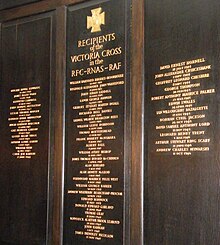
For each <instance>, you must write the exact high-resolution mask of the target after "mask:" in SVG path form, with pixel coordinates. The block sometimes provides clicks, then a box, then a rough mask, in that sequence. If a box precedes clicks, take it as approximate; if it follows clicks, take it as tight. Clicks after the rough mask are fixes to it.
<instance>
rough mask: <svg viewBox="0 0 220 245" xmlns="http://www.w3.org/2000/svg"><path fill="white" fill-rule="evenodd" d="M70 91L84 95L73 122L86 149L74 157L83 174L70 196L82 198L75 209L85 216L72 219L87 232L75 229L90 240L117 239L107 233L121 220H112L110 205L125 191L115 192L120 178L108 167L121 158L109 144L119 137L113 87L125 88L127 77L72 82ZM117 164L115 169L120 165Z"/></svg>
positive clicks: (112, 206)
mask: <svg viewBox="0 0 220 245" xmlns="http://www.w3.org/2000/svg"><path fill="white" fill-rule="evenodd" d="M70 84H71V88H70V91H71V92H73V93H80V101H79V103H78V104H77V105H74V106H73V110H74V111H76V112H77V115H78V116H77V118H74V119H73V123H74V124H75V125H76V127H77V129H78V137H77V138H76V139H75V140H76V142H78V143H83V147H82V149H80V150H79V151H78V154H77V155H76V156H73V157H72V161H73V163H74V164H81V171H80V172H79V175H77V176H73V182H74V185H75V188H74V189H73V190H69V191H68V193H69V194H72V195H79V196H80V200H81V202H80V203H75V204H74V207H75V208H77V209H83V210H84V216H83V217H70V220H72V221H73V222H83V224H84V229H83V230H75V234H76V235H82V236H85V237H86V238H87V239H92V240H101V239H103V238H107V239H113V238H114V234H109V233H107V231H106V225H119V224H120V221H119V220H117V219H108V218H107V217H108V214H109V212H110V213H111V211H112V210H114V205H113V204H109V203H110V202H111V201H110V200H111V197H113V196H114V197H118V198H122V195H123V193H122V191H120V190H116V191H115V190H113V189H114V183H117V182H119V178H118V177H117V176H112V174H111V171H110V170H109V169H108V167H107V163H106V162H108V164H109V163H110V164H114V165H115V164H116V165H117V163H118V162H119V160H120V157H119V156H118V155H115V153H114V151H113V150H112V149H110V148H109V147H108V146H107V145H108V142H112V141H113V142H114V141H115V140H117V137H118V136H116V135H115V134H114V127H115V126H116V125H117V123H118V119H119V115H118V114H116V113H114V110H115V108H118V107H120V106H123V105H120V102H119V101H117V100H115V99H114V96H113V93H112V88H116V87H117V88H121V86H122V88H123V89H124V75H123V74H117V75H112V76H106V77H101V78H92V79H86V80H78V81H72V82H70ZM116 165H115V166H116Z"/></svg>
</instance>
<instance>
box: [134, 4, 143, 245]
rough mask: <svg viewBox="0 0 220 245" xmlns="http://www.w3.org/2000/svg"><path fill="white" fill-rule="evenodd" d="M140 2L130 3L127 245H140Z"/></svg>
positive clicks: (141, 185)
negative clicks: (129, 178) (129, 208)
mask: <svg viewBox="0 0 220 245" xmlns="http://www.w3.org/2000/svg"><path fill="white" fill-rule="evenodd" d="M143 33H144V1H143V0H132V42H131V93H132V95H131V98H132V140H131V142H132V143H131V144H132V145H131V146H132V166H131V245H137V244H138V245H143V191H144V190H143V172H144V166H143V99H144V98H143V96H144V95H143V94H144V90H143V77H144V63H143V60H144V50H143V48H144V34H143Z"/></svg>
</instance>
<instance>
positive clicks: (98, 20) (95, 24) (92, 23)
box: [87, 8, 105, 32]
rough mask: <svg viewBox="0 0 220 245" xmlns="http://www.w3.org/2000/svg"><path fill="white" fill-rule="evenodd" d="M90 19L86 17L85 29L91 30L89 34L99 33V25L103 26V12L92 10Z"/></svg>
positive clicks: (100, 9) (99, 9) (98, 9)
mask: <svg viewBox="0 0 220 245" xmlns="http://www.w3.org/2000/svg"><path fill="white" fill-rule="evenodd" d="M91 12H92V17H91V16H87V29H90V28H92V29H91V32H97V31H101V25H105V12H103V13H101V12H102V8H97V9H92V10H91Z"/></svg>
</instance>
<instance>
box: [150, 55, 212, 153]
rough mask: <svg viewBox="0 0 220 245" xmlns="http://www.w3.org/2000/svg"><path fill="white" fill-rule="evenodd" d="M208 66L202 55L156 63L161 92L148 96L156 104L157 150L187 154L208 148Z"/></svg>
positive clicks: (209, 90) (210, 89)
mask: <svg viewBox="0 0 220 245" xmlns="http://www.w3.org/2000/svg"><path fill="white" fill-rule="evenodd" d="M211 69H212V67H211V65H210V64H208V63H207V61H206V60H205V58H198V59H195V60H189V61H182V62H179V63H174V64H168V65H164V66H160V73H158V74H156V75H155V86H156V87H157V88H158V91H162V92H160V94H158V95H154V96H152V97H151V101H152V103H156V104H155V105H156V108H157V109H156V112H155V114H156V118H157V120H156V122H157V123H156V126H155V129H156V131H157V132H159V133H158V138H157V139H156V141H155V145H156V152H157V153H167V152H172V154H173V155H185V156H187V155H192V153H193V152H207V151H209V150H210V142H211V139H210V136H209V134H208V130H207V129H208V128H209V127H211V126H212V125H211V122H210V121H209V117H208V115H209V109H210V108H209V103H208V100H209V98H210V96H213V95H214V94H215V87H214V85H213V83H212V81H211V77H210V72H211ZM207 99H208V100H207ZM203 101H206V102H203ZM161 105H162V106H161ZM160 106H161V108H160Z"/></svg>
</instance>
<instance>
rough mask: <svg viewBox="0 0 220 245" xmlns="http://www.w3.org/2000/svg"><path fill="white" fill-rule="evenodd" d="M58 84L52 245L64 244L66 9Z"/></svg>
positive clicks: (59, 33)
mask: <svg viewBox="0 0 220 245" xmlns="http://www.w3.org/2000/svg"><path fill="white" fill-rule="evenodd" d="M55 72H56V82H55V83H56V84H55V87H56V89H55V91H56V94H55V118H56V120H55V149H54V187H53V190H54V211H53V231H52V244H53V245H60V244H62V234H63V225H62V222H63V181H64V157H65V156H64V143H65V139H64V129H65V102H64V101H65V78H66V75H65V74H66V7H65V6H63V7H59V8H57V10H56V71H55Z"/></svg>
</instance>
